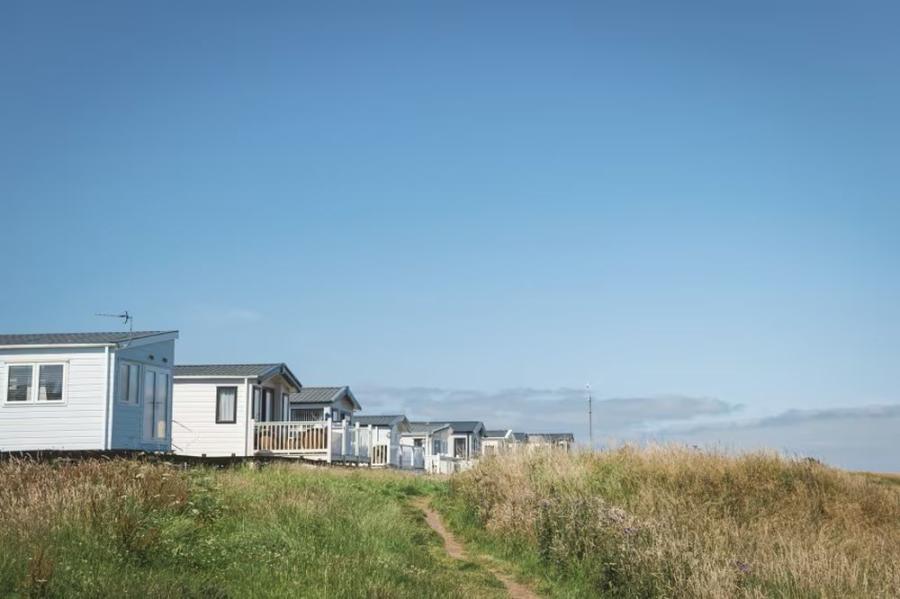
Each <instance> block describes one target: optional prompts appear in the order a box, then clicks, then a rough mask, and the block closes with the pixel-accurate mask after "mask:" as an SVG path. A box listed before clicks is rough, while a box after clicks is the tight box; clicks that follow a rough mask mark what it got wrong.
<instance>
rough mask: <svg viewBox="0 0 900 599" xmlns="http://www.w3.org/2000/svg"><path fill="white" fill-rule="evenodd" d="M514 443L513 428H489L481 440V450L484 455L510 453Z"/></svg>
mask: <svg viewBox="0 0 900 599" xmlns="http://www.w3.org/2000/svg"><path fill="white" fill-rule="evenodd" d="M512 444H513V432H512V431H511V430H487V431H484V437H483V438H482V440H481V452H482V454H484V455H496V454H504V453H508V452H509V450H510V447H511V446H512Z"/></svg>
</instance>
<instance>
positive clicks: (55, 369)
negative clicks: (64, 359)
mask: <svg viewBox="0 0 900 599" xmlns="http://www.w3.org/2000/svg"><path fill="white" fill-rule="evenodd" d="M39 371H40V373H39V374H38V401H62V398H63V391H62V388H63V365H62V364H42V365H41V366H39Z"/></svg>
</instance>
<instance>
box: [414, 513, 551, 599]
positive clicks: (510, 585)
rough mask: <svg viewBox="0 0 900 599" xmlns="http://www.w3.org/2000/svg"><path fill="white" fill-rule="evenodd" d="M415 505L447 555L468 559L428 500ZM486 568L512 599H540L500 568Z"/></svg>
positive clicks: (488, 565) (488, 566) (490, 566)
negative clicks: (437, 536)
mask: <svg viewBox="0 0 900 599" xmlns="http://www.w3.org/2000/svg"><path fill="white" fill-rule="evenodd" d="M413 505H415V506H416V507H417V508H419V509H420V510H422V511H423V512H424V513H425V521H426V522H427V523H428V526H430V527H431V528H432V529H433V530H434V531H435V532H436V533H438V535H440V537H441V539H443V541H444V549H445V550H446V551H447V554H448V555H449V556H450V557H452V558H453V559H459V560H463V559H466V551H465V549H464V548H463V546H462V544H461V543H460V542H459V541H457V540H456V537H455V536H453V533H452V532H450V531H449V530H447V529H446V527H444V523H443V521H442V520H441V517H440V516H439V515H438V513H437V512H435V511H434V510H433V509H431V507H430V506H429V505H428V499H427V498H425V497H420V498H418V499H417V500H416V501H415V502H414V504H413ZM484 566H485V568H487V570H488V571H489V572H490V573H491V574H493V575H494V576H495V577H496V578H497V580H499V581H500V582H502V583H503V586H505V587H506V591H507V592H508V593H509V596H510V598H511V599H540V598H539V596H538V595H537V594H535V593H534V591H532V590H531V589H529V588H528V587H527V586H525V585H523V584H521V583H518V582H516V581H515V580H513V579H512V577H511V576H508V575H507V574H504V573H503V572H501V571H500V570H499V569H498V568H496V567H494V566H492V565H490V564H484Z"/></svg>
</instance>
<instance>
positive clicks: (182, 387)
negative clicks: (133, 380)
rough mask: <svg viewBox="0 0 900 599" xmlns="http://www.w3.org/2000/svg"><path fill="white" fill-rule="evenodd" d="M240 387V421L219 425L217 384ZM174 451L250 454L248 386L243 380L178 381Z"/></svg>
mask: <svg viewBox="0 0 900 599" xmlns="http://www.w3.org/2000/svg"><path fill="white" fill-rule="evenodd" d="M220 386H232V387H233V386H236V387H237V388H238V390H237V422H235V423H234V424H216V387H220ZM172 408H173V412H172V450H173V451H175V452H176V453H179V454H183V455H202V454H206V455H208V456H230V455H231V454H234V455H245V454H246V438H247V437H246V431H247V386H246V384H245V382H244V380H243V379H240V380H238V379H224V380H214V379H202V380H197V381H185V380H183V379H182V380H176V381H175V392H174V402H173V404H172Z"/></svg>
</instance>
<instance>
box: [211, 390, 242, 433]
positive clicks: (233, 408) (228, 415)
mask: <svg viewBox="0 0 900 599" xmlns="http://www.w3.org/2000/svg"><path fill="white" fill-rule="evenodd" d="M236 421H237V387H216V422H217V423H219V424H234V423H235V422H236Z"/></svg>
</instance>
